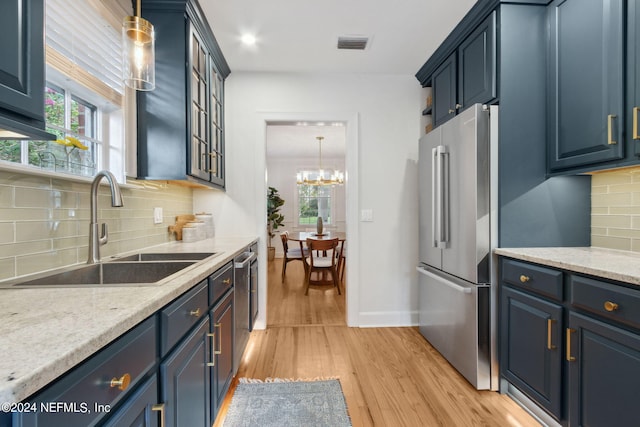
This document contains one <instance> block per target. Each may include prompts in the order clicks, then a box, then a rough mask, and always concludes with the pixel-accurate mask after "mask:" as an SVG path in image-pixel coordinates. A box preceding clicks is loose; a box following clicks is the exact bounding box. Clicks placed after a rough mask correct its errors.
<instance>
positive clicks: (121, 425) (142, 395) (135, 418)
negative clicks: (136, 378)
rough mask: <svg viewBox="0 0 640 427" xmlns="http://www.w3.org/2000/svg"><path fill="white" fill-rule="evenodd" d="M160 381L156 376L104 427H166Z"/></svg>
mask: <svg viewBox="0 0 640 427" xmlns="http://www.w3.org/2000/svg"><path fill="white" fill-rule="evenodd" d="M157 402H158V379H157V375H156V374H154V375H153V376H152V377H151V378H149V379H148V380H147V381H145V382H144V383H143V384H142V385H141V386H140V387H139V388H138V389H137V390H136V391H135V392H133V394H132V395H131V396H130V397H129V398H128V399H127V401H126V402H124V404H123V405H122V406H121V407H120V408H119V409H117V410H116V411H115V412H114V413H113V415H111V416H110V417H109V419H108V420H107V422H106V423H104V424H103V426H104V427H158V426H162V425H164V423H163V422H162V421H161V420H162V419H163V417H164V405H163V404H158V403H157Z"/></svg>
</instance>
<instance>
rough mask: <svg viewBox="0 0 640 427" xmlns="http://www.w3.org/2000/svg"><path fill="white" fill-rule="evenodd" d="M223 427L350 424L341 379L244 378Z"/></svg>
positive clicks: (336, 426)
mask: <svg viewBox="0 0 640 427" xmlns="http://www.w3.org/2000/svg"><path fill="white" fill-rule="evenodd" d="M223 426H224V427H239V426H242V427H249V426H260V427H266V426H273V427H276V426H277V427H294V426H295V427H300V426H305V427H312V426H315V427H320V426H327V427H342V426H351V420H350V419H349V415H348V413H347V405H346V402H345V399H344V395H343V394H342V387H341V386H340V381H338V380H336V379H331V380H321V381H301V380H282V379H270V378H268V379H267V380H264V381H262V380H251V379H245V378H241V379H240V380H239V384H238V386H237V388H236V390H235V392H234V394H233V398H232V400H231V406H230V407H229V410H228V412H227V416H226V417H225V420H224V424H223Z"/></svg>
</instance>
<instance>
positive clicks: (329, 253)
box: [304, 238, 341, 295]
mask: <svg viewBox="0 0 640 427" xmlns="http://www.w3.org/2000/svg"><path fill="white" fill-rule="evenodd" d="M338 242H339V239H338V238H335V239H327V240H316V239H307V248H308V250H309V252H308V255H307V256H308V258H309V263H308V264H309V265H308V266H307V277H306V289H305V292H304V294H305V295H308V294H309V286H311V285H333V286H335V288H336V289H337V291H338V294H341V292H340V285H339V283H338V282H339V280H338V268H337V264H336V253H337V249H338ZM314 273H315V274H316V276H317V277H316V278H313V279H312V277H314ZM327 273H330V274H331V280H328V279H326V274H327Z"/></svg>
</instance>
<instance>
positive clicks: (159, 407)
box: [151, 403, 165, 427]
mask: <svg viewBox="0 0 640 427" xmlns="http://www.w3.org/2000/svg"><path fill="white" fill-rule="evenodd" d="M151 410H152V411H157V412H160V427H164V425H165V423H164V403H157V404H155V405H153V406H152V407H151Z"/></svg>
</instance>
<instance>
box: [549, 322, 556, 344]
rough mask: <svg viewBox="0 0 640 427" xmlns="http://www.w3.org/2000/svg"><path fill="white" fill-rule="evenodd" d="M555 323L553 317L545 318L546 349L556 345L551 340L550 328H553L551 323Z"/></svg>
mask: <svg viewBox="0 0 640 427" xmlns="http://www.w3.org/2000/svg"><path fill="white" fill-rule="evenodd" d="M554 323H556V321H555V320H554V319H547V349H549V350H555V348H556V346H555V345H553V344H552V342H551V341H552V340H551V336H552V335H551V330H552V328H553V324H554Z"/></svg>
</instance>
